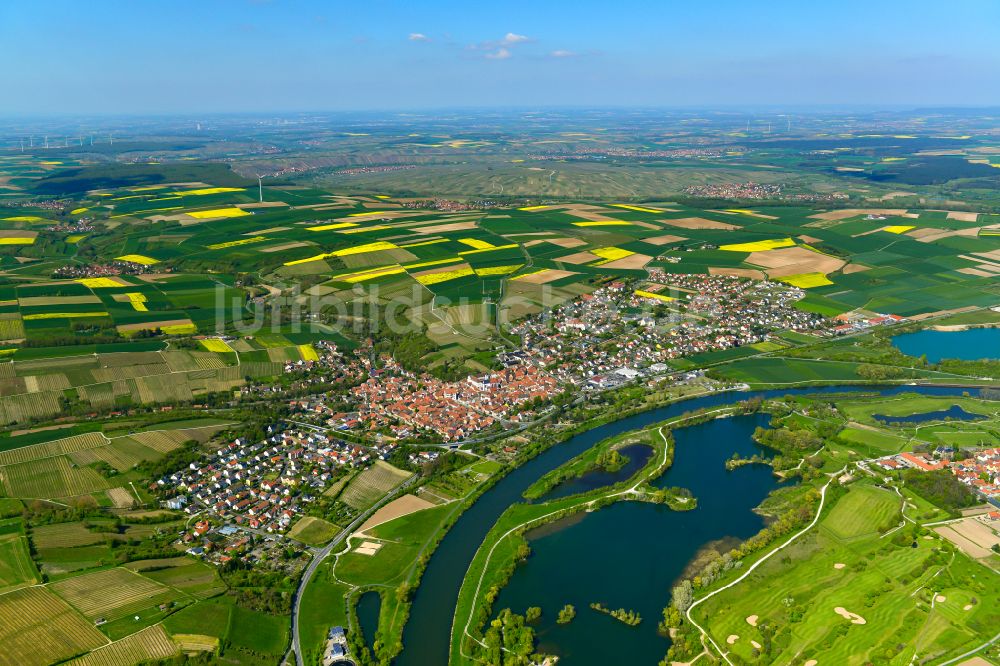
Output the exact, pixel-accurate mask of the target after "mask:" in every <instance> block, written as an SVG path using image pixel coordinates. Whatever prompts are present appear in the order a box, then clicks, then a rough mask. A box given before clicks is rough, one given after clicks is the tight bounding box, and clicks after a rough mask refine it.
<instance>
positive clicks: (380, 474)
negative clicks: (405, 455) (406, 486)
mask: <svg viewBox="0 0 1000 666" xmlns="http://www.w3.org/2000/svg"><path fill="white" fill-rule="evenodd" d="M409 477H410V473H409V472H405V471H403V470H401V469H397V468H395V467H393V466H392V465H390V464H389V463H387V462H384V461H382V460H376V461H375V464H374V465H372V466H371V467H369V468H368V469H366V470H365V471H363V472H361V473H360V474H358V475H357V476H356V477H354V478H353V479H352V480H351V482H350V483H349V484H348V485H347V488H345V489H344V491H343V492H342V493H341V495H340V501H341V502H343V503H344V504H346V505H347V506H349V507H351V508H352V509H356V510H358V511H363V510H364V509H367V508H368V507H370V506H371V505H372V504H374V503H375V502H377V501H378V500H379V499H381V498H382V497H383V496H384V495H385V494H386V493H388V492H389V491H391V490H392V489H393V488H396V487H398V486H399V485H400V484H401V483H403V482H404V481H405V480H406V479H407V478H409Z"/></svg>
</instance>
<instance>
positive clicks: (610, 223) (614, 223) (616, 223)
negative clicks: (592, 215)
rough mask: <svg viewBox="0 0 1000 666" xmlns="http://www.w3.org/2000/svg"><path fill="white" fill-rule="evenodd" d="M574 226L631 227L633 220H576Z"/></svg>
mask: <svg viewBox="0 0 1000 666" xmlns="http://www.w3.org/2000/svg"><path fill="white" fill-rule="evenodd" d="M573 226H574V227H630V226H632V223H631V222H626V221H625V220H589V221H587V222H574V223H573Z"/></svg>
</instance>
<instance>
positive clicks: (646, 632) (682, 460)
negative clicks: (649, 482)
mask: <svg viewBox="0 0 1000 666" xmlns="http://www.w3.org/2000/svg"><path fill="white" fill-rule="evenodd" d="M768 420H769V419H768V415H766V414H753V415H749V416H738V417H733V418H727V419H716V420H714V421H709V422H708V423H703V424H700V425H696V426H692V427H689V428H682V429H680V430H676V431H675V432H674V438H675V441H676V444H677V449H676V452H675V454H674V463H673V465H672V466H671V467H670V469H668V470H667V472H666V473H665V474H664V475H663V476H662V477H660V479H658V480H657V481H656V482H655V483H654V485H656V486H658V487H661V488H662V487H668V486H683V487H686V488H688V489H690V490H691V491H692V492H693V493H694V495H695V497H697V498H698V507H697V508H696V509H694V510H692V511H672V510H670V509H669V508H668V507H666V506H664V505H654V504H647V503H641V502H618V503H616V504H613V505H612V506H610V507H606V508H604V509H601V510H600V511H595V512H593V513H589V514H585V516H584V517H583V518H582V519H580V518H579V517H576V516H572V517H570V518H568V519H567V520H566V521H564V522H563V525H564V527H563V528H562V529H560V524H559V523H555V524H552V525H548V526H546V527H543V528H541V529H539V530H537V531H536V532H535V533H528V534H527V535H526V536H527V537H528V540H529V543H530V544H531V549H532V555H531V557H530V558H528V560H527V561H526V562H525V563H524V564H522V565H521V566H519V567H518V568H517V571H516V572H515V573H514V576H513V578H512V579H511V580H510V583H508V585H507V586H506V587H505V588H504V589H503V590H502V591H501V593H500V596H499V597H498V599H497V601H496V603H495V604H494V605H493V608H494V610H495V611H497V612H498V611H499V610H500V609H503V608H510V609H512V610H514V611H515V612H517V613H524V611H525V609H526V608H528V607H529V606H540V607H541V609H542V618H541V620H540V621H539V622H538V623H537V625H535V629H536V631H537V635H538V649H539V651H541V652H543V653H545V654H556V655H558V656H559V663H560V664H565V665H567V666H604V665H606V664H613V663H616V662H617V660H618V659H620V658H621V657H622V655H623V650H624V649H627V651H628V657H629V659H628V661H629V663H630V664H656V663H657V662H658V661H659V660H660V659H662V658H663V657H664V655H665V654H666V652H667V648H668V647H670V642H669V640H667V639H666V638H663V637H662V636H660V635H659V634H658V633H657V631H656V625H657V623H658V622H659V621H660V618H661V611H662V610H663V607H664V606H665V605H666V603H667V600H668V599H669V598H670V589H671V587H672V586H673V584H674V582H675V581H676V580H677V578H678V577H679V576H680V575H681V573H683V571H684V569H685V567H686V565H687V564H688V562H690V561H691V559H692V558H693V557H694V556H695V554H696V553H697V552H698V551H699V549H701V548H702V546H704V545H705V544H707V543H711V542H716V541H720V540H726V541H727V542H732V543H735V542H737V541H742V540H743V539H746V538H747V537H750V536H752V535H754V534H756V533H757V532H759V531H760V530H761V528H762V527H764V520H763V518H762V517H761V516H760V515H758V514H756V513H754V512H753V509H754V507H756V506H757V505H758V504H760V503H761V501H763V499H764V498H765V497H767V495H768V493H769V492H771V490H773V489H774V488H776V487H777V485H778V483H777V479H776V478H775V477H774V475H773V474H772V472H771V468H770V467H767V466H764V465H744V466H741V467H738V468H736V469H734V470H733V471H731V472H730V471H727V470H726V459H727V458H728V457H729V456H731V455H732V454H733V453H734V452H736V453H739V454H740V455H741V456H743V457H746V458H748V457H750V456H752V455H754V454H768V453H769V452H768V451H766V450H765V449H764V448H763V447H761V446H759V445H758V444H757V443H756V442H754V441H753V439H752V438H751V435H753V431H754V429H755V428H757V427H758V426H766V425H767V423H768ZM592 602H600V603H602V604H604V605H605V606H607V607H608V608H611V609H616V608H624V609H626V610H635V611H637V612H639V613H640V614H641V615H642V623H641V624H640V625H639V626H637V627H629V626H627V625H625V624H623V623H621V622H619V621H617V620H615V619H613V618H611V617H608V616H607V615H604V614H601V613H597V612H596V611H594V610H591V609H590V607H589V606H590V604H591V603H592ZM567 603H570V604H573V605H574V606H575V607H576V618H575V619H574V620H573V621H572V622H571V623H569V624H563V625H560V624H556V616H557V613H558V611H559V609H560V608H562V607H563V605H564V604H567Z"/></svg>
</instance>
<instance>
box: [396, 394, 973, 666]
mask: <svg viewBox="0 0 1000 666" xmlns="http://www.w3.org/2000/svg"><path fill="white" fill-rule="evenodd" d="M874 390H876V389H874V388H873V387H858V386H850V387H829V386H828V387H820V388H808V389H785V390H774V391H764V392H754V393H749V392H748V393H724V394H714V395H709V396H703V397H700V398H694V399H691V400H685V401H682V402H678V403H674V404H672V405H668V406H666V407H660V408H658V409H653V410H650V411H647V412H643V413H641V414H637V415H635V416H630V417H627V418H624V419H621V420H619V421H615V422H613V423H608V424H605V425H602V426H598V427H596V428H593V429H591V430H588V431H586V432H584V433H581V434H579V435H576V436H574V437H571V438H570V439H568V440H566V441H565V442H563V443H561V444H558V445H556V446H553V447H551V448H549V449H547V450H546V451H544V452H542V453H541V454H539V455H538V456H536V457H535V458H533V459H532V460H529V461H528V462H526V463H525V464H524V465H522V466H521V467H518V468H517V469H515V470H513V471H511V472H510V473H509V474H508V475H507V476H505V477H504V478H503V479H501V480H500V481H498V482H497V483H496V485H494V486H493V487H492V488H491V489H489V490H488V491H486V492H485V493H484V494H483V495H482V496H481V497H480V498H479V500H478V501H476V502H475V504H473V505H472V506H471V507H469V509H468V510H467V511H466V512H465V513H463V514H462V516H461V517H460V518H459V519H458V521H456V523H455V524H454V525H453V526H452V528H451V530H450V531H449V532H448V534H447V535H446V536H445V537H444V539H443V540H442V541H441V544H440V545H439V546H438V548H437V550H436V551H435V552H434V554H433V556H432V557H431V561H430V563H429V564H428V566H427V569H426V571H425V572H424V576H423V579H422V580H421V583H420V586H419V587H418V588H417V592H416V595H415V597H414V599H413V607H412V609H411V614H410V619H409V622H408V623H407V625H406V628H405V629H404V633H403V646H404V648H403V652H402V654H400V656H399V657H398V658H397V659H396V662H395V663H396V664H397V665H399V666H439V665H440V666H444V664H447V663H448V653H449V646H450V633H451V625H452V620H453V616H454V611H455V603H456V600H457V598H458V592H459V589H460V588H461V585H462V579H463V578H464V575H465V572H466V570H467V569H468V567H469V564H470V563H471V562H472V558H473V557H474V555H475V553H476V550H477V549H478V548H479V545H480V544H481V543H482V541H483V539H484V538H485V537H486V534H487V532H489V530H490V528H491V527H492V526H493V524H494V523H495V522H496V520H497V518H499V517H500V514H502V513H503V512H504V510H506V508H507V507H508V506H510V505H511V504H513V503H515V502H519V501H524V500H523V498H522V496H521V493H523V492H524V491H525V489H527V488H528V487H529V486H530V485H531V484H532V483H534V482H535V481H536V480H537V479H539V478H540V477H541V476H543V475H544V474H546V473H547V472H549V471H551V470H553V469H555V468H556V467H558V466H560V465H562V464H563V463H565V462H566V461H568V460H570V459H571V458H573V457H575V456H577V455H579V454H580V453H582V452H583V451H586V450H587V449H588V448H590V447H591V446H593V445H594V444H596V443H597V442H599V441H601V440H603V439H605V438H607V437H611V436H613V435H617V434H620V433H622V432H626V431H628V430H635V429H637V428H642V427H646V426H649V425H652V424H654V423H657V422H659V421H663V420H665V419H667V418H670V417H673V416H678V415H680V414H682V413H684V412H686V411H690V410H694V409H701V408H705V407H713V406H717V405H725V404H731V403H734V402H737V401H740V400H746V399H749V398H752V397H755V396H760V397H765V398H767V397H774V396H781V395H786V394H795V395H802V394H809V393H831V392H838V393H847V392H859V391H874ZM963 390H968V389H961V388H943V387H923V386H902V387H893V388H888V389H882V391H881V392H882V393H883V394H886V395H892V394H896V393H901V392H919V393H923V394H931V395H960V394H961V392H962V391H963ZM753 418H759V417H753ZM728 421H733V422H734V423H733V424H732V425H731V426H730V427H733V428H737V429H739V428H745V427H746V422H745V421H744V420H742V419H735V420H728ZM735 422H738V423H735ZM715 423H717V422H715V421H713V422H710V423H708V424H704V425H703V426H693V427H691V428H682V429H680V430H676V431H675V432H674V437H675V439H676V440H677V451H676V454H675V458H674V466H673V468H672V469H670V470H668V472H667V473H666V474H664V476H663V477H661V479H660V480H659V481H658V483H659V484H666V485H677V486H683V487H687V488H690V489H691V490H692V491H694V492H695V494H696V495H697V497H698V502H699V508H698V509H696V510H695V511H694V512H687V513H688V514H690V515H691V516H695V515H698V514H697V512H701V514H702V515H706V516H707V515H712V516H719V515H723V516H725V515H726V514H725V509H726V507H728V506H729V505H730V504H732V503H733V502H738V505H739V506H747V505H749V506H755V505H756V504H757V503H759V502H760V500H761V499H763V497H764V496H765V495H766V494H767V492H768V491H769V490H770V488H771V487H773V485H774V481H773V480H769V479H764V478H763V477H764V476H767V477H770V476H771V475H770V470H769V469H768V468H764V467H756V466H745V467H741V468H738V469H737V470H734V471H733V472H732V473H731V474H729V473H726V471H725V468H724V467H722V461H724V460H725V458H727V457H729V455H731V454H732V453H733V452H734V451H740V453H741V454H749V453H752V452H753V451H751V450H750V449H747V448H746V447H747V446H753V445H752V444H748V443H747V442H746V441H745V438H741V437H740V436H739V434H738V433H737V432H736V431H730V435H732V436H733V437H735V438H736V439H735V440H734V441H728V436H727V435H726V434H725V430H722V431H719V430H713V427H714V425H713V424H715ZM718 423H725V422H723V421H719V422H718ZM704 426H709V428H708V429H707V430H706V429H705V427H704ZM751 431H752V429H751ZM713 433H714V435H715V436H716V437H717V439H716V440H715V441H712V440H711V439H710V438H711V437H712V436H713ZM702 438H704V439H705V440H706V441H701V439H702ZM696 447H702V448H704V449H707V452H704V451H701V450H699V449H698V448H696ZM685 452H695V453H697V454H698V455H708V456H709V459H710V460H711V459H715V458H714V457H715V456H721V458H718V460H719V464H718V465H712V464H709V465H708V467H719V468H721V472H720V471H719V470H708V471H704V472H703V471H702V470H700V469H699V467H700V466H699V463H698V462H697V460H698V458H697V457H693V456H686V455H685ZM691 465H695V466H696V467H695V468H692V467H691ZM703 474H704V476H703ZM713 479H714V483H713ZM720 479H722V480H721V481H720ZM703 484H704V485H703ZM699 489H700V492H699ZM742 495H749V496H748V497H746V498H744V497H742ZM755 497H756V498H757V499H756V500H754V498H755ZM748 503H749V504H748ZM720 506H721V511H722V513H721V514H720V513H718V512H719V511H720ZM745 514H746V512H745V511H744V512H743V514H741V516H742V517H741V518H740V519H739V520H738V521H736V520H731V519H730V518H731V517H728V516H727V517H725V518H723V519H718V518H712V519H711V520H708V521H702V523H699V522H698V521H695V520H691V519H690V518H686V517H685V515H684V513H681V512H676V513H675V512H671V511H670V510H669V509H667V508H666V507H661V506H652V505H647V504H633V503H618V504H615V505H612V506H610V507H607V508H605V509H602V510H600V511H597V512H594V513H592V514H589V515H587V516H586V517H585V518H584V519H583V520H577V521H576V523H575V525H574V526H571V527H568V528H567V529H551V528H550V529H548V530H542V531H541V533H540V534H538V535H536V541H535V543H534V544H533V549H534V554H533V555H532V557H531V558H529V560H528V563H527V564H525V565H524V566H523V567H522V568H523V569H524V570H525V571H528V570H529V567H530V571H531V573H530V574H528V575H535V574H534V572H535V571H538V572H542V571H551V570H552V565H551V564H550V563H551V562H552V561H554V558H556V557H557V554H558V552H559V548H560V544H564V543H567V542H569V541H570V540H577V536H576V535H575V534H573V533H574V532H575V531H578V530H585V533H584V536H581V537H580V542H582V541H584V540H587V541H588V542H592V543H593V542H595V541H591V540H592V539H593V537H592V536H590V535H592V534H597V535H598V537H599V538H598V539H597V541H596V542H599V541H600V537H602V536H603V540H604V542H605V543H606V546H607V548H606V549H605V550H603V551H601V554H602V555H603V556H599V555H598V554H597V553H591V552H580V551H579V549H576V548H574V549H573V550H572V552H568V551H563V552H566V553H567V554H566V556H565V557H563V558H559V569H560V571H561V572H564V577H560V578H559V579H558V580H552V579H547V580H544V581H542V582H540V583H539V584H538V585H537V586H536V587H535V588H534V590H533V594H532V595H528V594H527V593H526V592H519V591H520V590H521V589H522V583H521V579H522V578H524V576H523V575H522V574H523V571H518V572H517V573H515V575H514V579H512V581H511V585H510V586H508V588H509V589H506V588H505V589H504V590H503V592H502V593H501V600H509V601H507V602H506V603H508V604H510V605H512V606H514V608H515V610H518V611H522V612H523V610H524V608H523V607H517V605H516V604H515V602H519V603H520V604H521V606H524V605H540V604H541V605H543V606H544V608H543V610H544V612H545V614H546V615H545V619H544V621H543V623H542V625H541V629H542V631H541V632H540V636H539V638H540V641H541V643H542V645H543V648H544V647H545V646H548V648H549V649H551V650H552V651H553V652H556V653H558V654H560V655H563V656H565V655H566V654H567V652H568V653H570V654H579V653H580V652H582V650H583V643H581V647H579V648H578V647H576V643H574V642H573V641H576V640H580V641H586V646H587V647H588V648H589V647H590V646H591V645H593V644H594V643H596V642H598V639H599V638H600V637H601V636H602V634H603V636H608V637H610V636H612V635H613V636H614V637H615V640H614V641H610V640H609V641H607V642H608V643H609V646H610V644H611V643H612V642H613V643H617V645H614V646H613V647H617V648H618V650H617V652H616V653H615V654H616V656H617V657H620V656H622V654H625V653H626V652H623V651H627V654H629V655H631V654H632V647H631V645H632V641H633V639H634V640H640V639H639V636H640V635H641V636H642V638H641V654H637V657H638V658H637V659H635V660H633V659H631V658H630V659H629V663H630V664H643V663H649V664H656V663H657V661H659V659H661V658H662V657H663V655H664V654H665V652H666V649H667V646H668V643H667V641H666V640H664V639H661V638H659V637H657V636H656V635H655V631H656V623H657V622H658V621H659V611H660V609H662V608H663V606H664V605H666V603H667V601H668V599H669V594H670V589H669V587H670V582H671V581H672V580H673V579H674V578H676V577H677V576H678V575H679V574H680V573H681V571H682V570H683V567H684V565H685V564H686V563H687V561H688V560H689V559H690V557H691V556H692V555H693V554H694V553H696V552H697V551H698V550H699V549H700V548H701V547H703V546H704V545H706V544H707V543H708V542H710V541H712V540H714V539H717V538H720V536H735V537H740V538H745V537H746V536H750V535H751V534H753V533H754V532H755V531H756V530H757V529H759V526H760V525H761V523H760V518H759V517H757V516H756V515H755V514H752V513H751V514H749V516H747V515H745ZM626 517H627V522H624V523H621V524H619V520H623V519H624V518H626ZM616 518H618V519H619V520H616ZM717 520H725V523H724V524H721V525H719V524H715V523H716V521H717ZM683 521H687V524H685V523H684V522H683ZM754 521H757V522H756V523H755V522H754ZM755 525H756V529H754V526H755ZM623 526H624V527H623ZM651 526H654V528H653V529H650V527H651ZM748 530H749V531H748ZM550 544H552V545H554V547H553V548H549V545H550ZM650 549H653V550H654V552H655V553H658V554H659V555H660V558H661V559H659V560H657V559H656V558H649V559H648V560H647V561H646V563H645V564H644V565H642V566H645V569H643V570H639V571H635V572H622V573H621V574H616V576H619V575H620V576H622V577H621V578H617V580H619V581H620V585H621V586H623V587H629V588H632V586H635V587H634V588H632V589H621V590H615V589H612V588H611V587H603V582H601V580H600V579H602V578H606V577H609V571H611V570H614V569H616V568H621V569H626V568H628V566H629V565H628V564H620V563H623V562H626V560H625V559H623V558H626V557H628V556H630V555H629V554H630V553H631V554H632V555H631V557H634V556H635V554H636V553H641V552H643V551H646V550H650ZM632 566H636V565H634V564H633V565H632ZM581 585H582V586H583V587H581V589H580V591H577V589H576V588H577V587H580V586H581ZM591 585H601V586H602V587H589V586H591ZM651 585H652V586H651ZM519 593H520V594H522V596H523V599H518V598H515V597H516V595H518V594H519ZM597 594H603V595H604V596H603V597H595V596H591V595H597ZM578 598H579V599H580V600H581V601H580V603H579V604H575V605H576V606H577V619H576V620H574V621H573V623H571V624H570V625H569V626H568V627H558V628H556V629H549V628H548V624H550V623H552V622H554V620H555V612H556V610H557V608H556V605H559V606H561V605H562V604H563V603H567V602H569V603H573V600H576V599H578ZM591 601H601V602H602V603H604V604H606V605H608V606H610V607H612V608H617V607H618V606H624V607H626V608H636V609H637V610H640V612H641V613H642V615H643V618H644V619H643V623H642V625H640V627H639V628H638V629H634V630H632V632H631V633H626V634H622V635H625V636H627V638H626V639H624V642H621V640H620V635H619V634H618V633H617V632H618V631H619V630H618V627H616V626H615V625H617V624H619V623H617V622H615V621H613V620H611V619H610V618H607V617H603V616H600V617H598V616H597V614H596V613H594V611H591V610H590V609H589V608H587V604H589V603H590V602H591ZM503 607H504V606H502V605H499V604H497V605H496V606H495V608H497V609H499V608H503ZM588 614H589V615H588ZM591 616H593V617H591ZM598 620H605V622H601V623H600V630H599V631H597V630H595V632H594V634H595V635H594V637H593V639H591V638H588V637H582V634H584V629H586V627H587V626H589V625H590V623H591V622H593V623H594V626H597V621H598ZM576 623H579V624H576ZM620 626H621V629H622V630H626V631H628V630H629V628H628V627H626V626H625V625H620ZM562 629H566V630H567V631H566V632H565V635H566V636H568V637H569V638H570V639H571V640H570V642H564V641H563V640H562V636H561V635H560V631H559V630H562ZM640 632H641V633H640ZM578 635H580V636H581V637H580V638H578ZM580 659H581V660H580V661H571V659H570V658H566V659H565V661H564V662H562V663H565V664H572V663H597V662H596V661H595V662H590V661H583V659H586V655H584V656H583V657H580ZM601 663H604V664H607V663H616V661H615V660H611V661H607V660H604V661H603V662H601Z"/></svg>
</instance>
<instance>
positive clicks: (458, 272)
mask: <svg viewBox="0 0 1000 666" xmlns="http://www.w3.org/2000/svg"><path fill="white" fill-rule="evenodd" d="M467 275H475V271H473V270H472V268H471V267H469V266H466V267H464V268H456V269H455V270H453V271H446V272H442V273H430V274H428V275H416V276H414V277H415V278H416V280H417V282H419V283H420V284H422V285H424V286H427V285H431V284H438V283H439V282H448V281H449V280H457V279H458V278H461V277H465V276H467Z"/></svg>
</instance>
